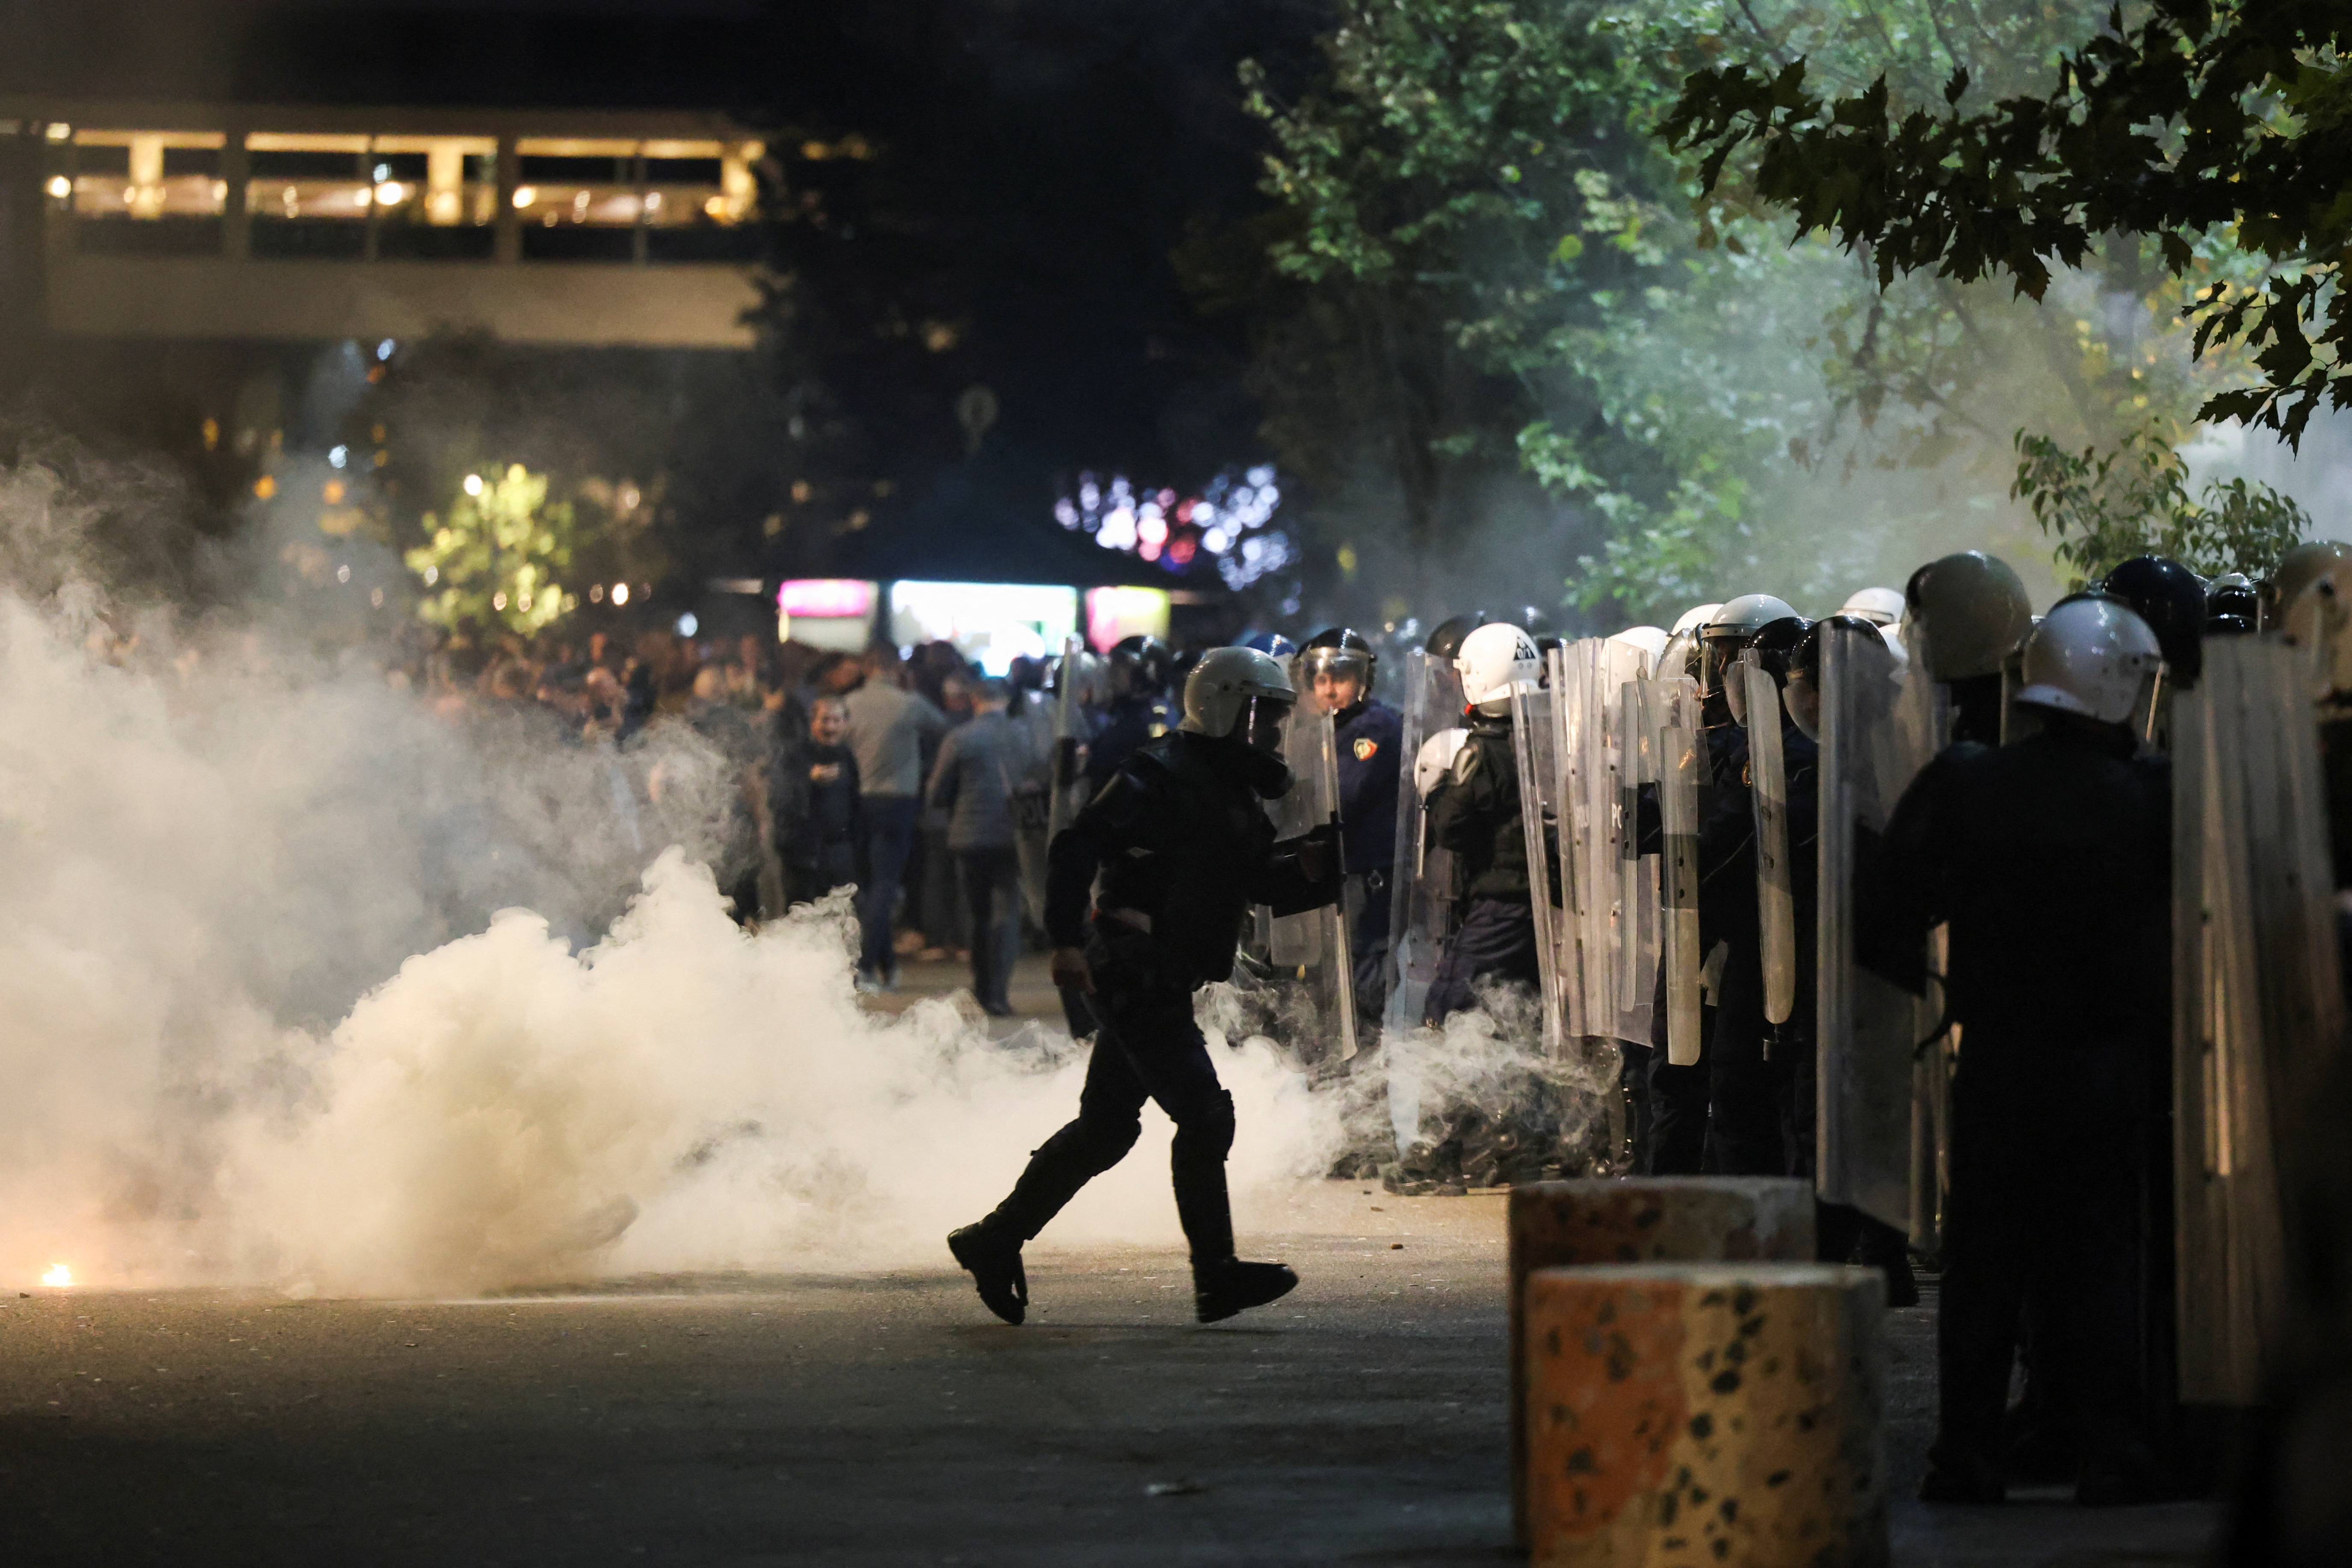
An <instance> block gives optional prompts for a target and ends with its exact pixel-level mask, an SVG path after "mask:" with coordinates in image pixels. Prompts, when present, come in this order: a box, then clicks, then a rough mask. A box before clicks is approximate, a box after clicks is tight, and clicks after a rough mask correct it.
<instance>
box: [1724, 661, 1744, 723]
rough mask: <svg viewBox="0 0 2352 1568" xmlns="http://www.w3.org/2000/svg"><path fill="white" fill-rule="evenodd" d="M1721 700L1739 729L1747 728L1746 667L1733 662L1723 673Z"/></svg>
mask: <svg viewBox="0 0 2352 1568" xmlns="http://www.w3.org/2000/svg"><path fill="white" fill-rule="evenodd" d="M1723 700H1724V702H1725V704H1726V705H1727V706H1728V707H1729V708H1730V710H1731V721H1732V722H1733V723H1735V724H1737V725H1738V726H1739V727H1740V728H1741V729H1743V730H1745V729H1746V728H1748V667H1747V666H1746V665H1744V664H1739V663H1737V662H1735V663H1733V664H1731V665H1729V666H1727V668H1725V670H1724V673H1723Z"/></svg>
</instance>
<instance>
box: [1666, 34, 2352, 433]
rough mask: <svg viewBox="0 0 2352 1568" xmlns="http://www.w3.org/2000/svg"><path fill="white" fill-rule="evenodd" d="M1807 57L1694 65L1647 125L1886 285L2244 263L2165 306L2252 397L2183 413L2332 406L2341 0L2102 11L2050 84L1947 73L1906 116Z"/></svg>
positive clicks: (2344, 335)
mask: <svg viewBox="0 0 2352 1568" xmlns="http://www.w3.org/2000/svg"><path fill="white" fill-rule="evenodd" d="M1810 74H1814V73H1813V72H1812V70H1811V65H1810V62H1809V61H1808V60H1807V59H1805V58H1790V59H1787V60H1785V61H1784V62H1781V63H1780V64H1779V65H1778V67H1777V68H1765V66H1763V65H1761V64H1759V63H1754V62H1748V61H1734V62H1730V63H1727V64H1724V65H1720V66H1710V67H1707V68H1702V69H1700V70H1698V71H1696V72H1695V73H1694V74H1693V75H1692V76H1691V77H1690V78H1689V79H1688V81H1687V83H1686V84H1685V87H1684V89H1683V92H1682V96H1681V99H1680V100H1679V101H1678V102H1677V103H1676V105H1675V110H1674V112H1673V114H1672V115H1671V116H1670V117H1669V118H1668V119H1667V121H1666V122H1665V125H1664V134H1665V136H1666V138H1667V140H1668V142H1670V143H1671V144H1672V145H1674V146H1675V147H1677V148H1684V149H1689V150H1692V151H1694V152H1696V153H1699V154H1701V162H1700V165H1699V180H1700V183H1701V185H1702V187H1703V188H1704V189H1705V190H1706V191H1709V192H1713V191H1716V190H1717V188H1718V187H1719V186H1720V185H1721V184H1722V183H1723V181H1724V177H1725V174H1726V171H1727V167H1729V166H1730V164H1731V162H1732V160H1733V159H1734V158H1735V156H1745V155H1748V154H1749V153H1752V167H1750V168H1748V170H1747V171H1746V172H1745V175H1744V181H1743V183H1744V184H1745V185H1746V186H1747V188H1748V190H1750V191H1752V193H1753V195H1754V196H1755V197H1756V198H1758V199H1759V200H1761V201H1762V202H1765V203H1768V204H1770V205H1775V206H1779V207H1781V208H1785V209H1787V210H1789V211H1790V212H1792V213H1794V215H1795V216H1796V220H1797V224H1798V226H1799V228H1800V230H1801V231H1803V232H1812V231H1817V230H1818V231H1822V232H1828V233H1833V234H1835V235H1836V237H1838V239H1839V240H1840V242H1841V243H1843V245H1845V246H1846V247H1848V248H1850V249H1857V250H1866V251H1867V252H1868V253H1869V256H1870V258H1871V260H1872V264H1873V266H1874V268H1875V270H1876V273H1877V277H1878V279H1879V281H1880V283H1881V284H1882V285H1884V284H1886V283H1888V282H1891V281H1892V280H1893V279H1895V277H1896V276H1897V275H1899V274H1903V273H1910V272H1921V271H1932V272H1934V273H1936V274H1937V275H1939V276H1943V277H1948V278H1953V279H1960V280H1962V281H1967V280H1971V279H1979V278H1985V277H1989V276H1991V275H1994V274H2006V275H2007V276H2008V278H2009V279H2011V281H2012V283H2013V285H2014V287H2015V288H2016V289H2017V290H2018V291H2019V292H2021V293H2023V294H2026V295H2029V296H2031V297H2032V298H2033V299H2036V300H2040V299H2042V298H2043V297H2044V295H2045V294H2046V293H2047V292H2048V290H2049V289H2050V288H2051V286H2052V283H2053V276H2054V274H2053V268H2072V267H2076V266H2079V265H2080V264H2082V262H2083V261H2084V258H2086V257H2088V256H2090V255H2091V254H2092V253H2093V251H2094V248H2095V245H2096V243H2097V241H2098V238H2099V237H2101V236H2104V235H2107V234H2110V233H2121V234H2126V235H2135V236H2141V237H2147V238H2149V239H2151V240H2153V241H2155V242H2156V244H2157V246H2158V249H2159V253H2160V256H2161V259H2162V264H2163V266H2164V267H2165V268H2167V269H2168V271H2169V272H2170V273H2171V274H2172V275H2174V276H2175V277H2181V278H2187V277H2190V276H2192V275H2193V274H2195V273H2196V272H2198V271H2199V269H2200V261H2202V260H2205V259H2209V258H2203V257H2200V247H2201V245H2202V244H2203V243H2204V242H2207V241H2210V240H2212V239H2215V238H2221V239H2225V240H2226V241H2227V242H2228V243H2230V244H2231V245H2234V246H2236V247H2242V248H2243V249H2244V250H2246V251H2248V252H2250V253H2252V255H2253V256H2255V257H2257V258H2259V259H2260V263H2261V264H2260V265H2259V266H2258V267H2257V268H2253V269H2252V276H2250V277H2247V278H2243V279H2233V278H2230V277H2226V276H2225V277H2220V278H2214V279H2210V280H2207V281H2205V282H2204V283H2203V284H2202V286H2201V287H2200V289H2198V291H2197V292H2196V294H2195V296H2194V298H2193V299H2192V300H2189V302H2188V303H2187V304H2186V305H2185V307H2184V310H2185V313H2186V314H2188V315H2189V317H2190V318H2191V319H2193V320H2194V321H2195V322H2196V336H2195V344H2194V347H2195V349H2196V351H2197V352H2199V353H2203V352H2204V351H2205V350H2207V349H2208V348H2209V347H2211V346H2214V345H2227V344H2237V345H2242V347H2243V348H2245V349H2246V350H2247V351H2248V352H2250V353H2251V354H2252V360H2253V363H2254V364H2255V366H2256V367H2257V368H2258V369H2259V370H2260V372H2261V380H2260V383H2259V384H2256V385H2253V386H2247V387H2235V388H2230V389H2226V390H2221V391H2218V392H2215V393H2214V394H2213V395H2211V396H2210V397H2209V398H2208V399H2207V400H2206V402H2205V404H2204V406H2203V408H2202V410H2201V411H2200V412H2201V414H2202V416H2204V417H2208V418H2221V417H2229V418H2235V419H2240V420H2245V421H2249V422H2252V423H2254V424H2257V425H2263V426H2270V427H2271V428H2273V429H2275V430H2277V431H2279V432H2280V433H2281V434H2282V435H2284V437H2286V438H2287V439H2288V440H2289V441H2290V442H2292V441H2294V440H2296V439H2297V438H2299V437H2300V436H2301V434H2302V432H2303V430H2304V427H2305V424H2306V423H2307V422H2308V421H2309V419H2310V417H2311V415H2312V413H2313V411H2314V410H2315V408H2316V407H2317V406H2318V405H2319V404H2320V401H2321V399H2322V398H2323V397H2325V398H2326V399H2327V400H2328V401H2329V402H2330V403H2332V404H2333V405H2335V406H2336V407H2339V408H2340V407H2343V406H2344V405H2347V403H2352V364H2347V358H2346V353H2347V342H2352V305H2347V301H2346V300H2345V297H2344V295H2343V293H2342V291H2341V289H2340V288H2339V286H2338V285H2339V282H2340V277H2339V274H2340V271H2341V268H2342V265H2343V260H2344V257H2345V255H2346V253H2347V246H2352V191H2347V185H2346V182H2345V174H2344V171H2345V170H2346V168H2347V166H2352V8H2347V6H2345V5H2342V4H2340V3H2337V0H2153V3H2152V4H2151V5H2150V6H2149V8H2148V10H2147V15H2146V16H2145V18H2144V19H2143V20H2141V21H2140V22H2139V23H2138V25H2137V26H2126V23H2125V17H2124V14H2123V12H2122V10H2121V9H2120V7H2118V8H2117V9H2115V10H2112V11H2110V12H2108V13H2107V17H2106V25H2105V28H2104V29H2102V30H2100V31H2098V32H2096V33H2095V36H2093V37H2090V38H2089V39H2088V40H2087V41H2084V42H2083V43H2082V44H2080V45H2079V46H2078V47H2074V48H2072V49H2070V50H2068V51H2066V52H2065V54H2064V55H2063V58H2062V60H2061V62H2060V65H2059V68H2058V71H2057V79H2056V84H2055V86H2054V87H2053V88H2052V89H2049V90H2047V91H2045V92H2042V93H2041V94H2039V95H2036V94H2032V93H2019V94H2016V95H2014V96H2009V97H2004V98H2002V99H2000V100H1999V101H1998V102H1994V103H1991V104H1990V105H1989V106H1983V107H1971V106H1970V105H1969V103H1967V102H1964V100H1967V99H1968V95H1969V88H1970V83H1971V78H1970V74H1969V70H1968V69H1967V68H1966V67H1965V66H1958V65H1956V67H1955V68H1954V69H1953V71H1952V73H1951V74H1950V76H1949V77H1948V79H1947V81H1946V83H1945V86H1944V89H1943V92H1942V94H1941V97H1942V99H1943V102H1942V103H1941V104H1940V105H1938V106H1931V105H1924V104H1915V105H1910V106H1906V105H1905V104H1903V103H1902V102H1900V101H1899V100H1897V99H1896V97H1895V95H1894V94H1893V93H1892V92H1891V91H1890V89H1889V86H1888V83H1887V81H1886V79H1885V77H1883V76H1882V77H1880V78H1878V79H1874V80H1873V81H1871V82H1870V83H1869V84H1868V85H1866V86H1863V87H1860V88H1858V89H1854V88H1850V87H1849V88H1844V89H1843V90H1835V91H1833V92H1832V95H1831V96H1828V97H1823V96H1822V95H1820V94H1817V93H1815V92H1813V91H1812V90H1811V89H1809V88H1808V85H1807V82H1808V77H1809V75H1810Z"/></svg>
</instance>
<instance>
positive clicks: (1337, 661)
mask: <svg viewBox="0 0 2352 1568" xmlns="http://www.w3.org/2000/svg"><path fill="white" fill-rule="evenodd" d="M1377 665H1378V659H1377V658H1376V656H1375V655H1374V654H1373V652H1372V645H1371V643H1370V641H1369V640H1367V639H1366V638H1365V637H1364V636H1363V635H1362V634H1361V633H1360V632H1356V631H1351V630H1349V628H1347V627H1345V626H1333V627H1332V628H1330V629H1329V630H1328V631H1324V632H1318V633H1317V634H1316V635H1315V636H1314V637H1309V638H1308V639H1307V647H1306V649H1305V651H1304V652H1302V653H1301V654H1300V655H1299V657H1298V661H1297V668H1298V672H1299V677H1300V683H1301V684H1302V685H1303V686H1304V687H1305V688H1306V689H1307V695H1308V696H1309V697H1311V698H1312V699H1313V700H1314V702H1315V705H1316V706H1317V707H1318V708H1320V709H1322V710H1324V711H1325V712H1327V713H1328V714H1330V715H1331V723H1332V727H1333V730H1334V731H1335V737H1336V739H1337V741H1338V742H1339V834H1340V843H1341V845H1342V846H1343V847H1344V848H1345V850H1346V861H1347V873H1348V893H1347V914H1348V947H1349V963H1350V966H1351V967H1352V968H1353V970H1354V972H1355V994H1356V1016H1358V1017H1360V1018H1378V1017H1379V1016H1381V1010H1382V1007H1383V1005H1385V1003H1386V1000H1387V996H1388V955H1389V913H1390V911H1389V902H1390V900H1389V877H1390V874H1391V871H1392V869H1393V868H1394V867H1395V865H1396V821H1397V786H1398V783H1399V781H1400V779H1401V778H1402V759H1401V753H1402V750H1403V746H1404V721H1403V719H1402V718H1401V717H1400V716H1399V715H1398V713H1397V710H1395V709H1393V708H1391V707H1390V706H1389V705H1388V704H1387V703H1385V702H1382V701H1380V700H1378V699H1376V698H1374V697H1373V696H1372V676H1373V673H1374V670H1375V668H1377Z"/></svg>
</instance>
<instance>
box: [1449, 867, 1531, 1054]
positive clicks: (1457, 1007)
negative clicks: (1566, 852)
mask: <svg viewBox="0 0 2352 1568" xmlns="http://www.w3.org/2000/svg"><path fill="white" fill-rule="evenodd" d="M1540 963H1541V960H1540V959H1539V957H1538V954H1537V952H1536V911H1535V906H1534V905H1533V904H1531V903H1529V902H1528V899H1527V897H1526V895H1525V894H1522V895H1520V896H1519V897H1517V898H1516V899H1499V898H1491V897H1487V896H1486V895H1483V894H1482V895H1481V896H1479V897H1477V898H1474V899H1472V900H1470V907H1469V909H1468V910H1465V912H1464V914H1463V916H1462V924H1461V926H1460V927H1459V928H1458V929H1457V930H1456V931H1454V940H1453V941H1451V942H1447V943H1446V944H1445V955H1444V957H1443V958H1440V959H1439V960H1438V961H1437V973H1436V974H1435V975H1434V976H1433V977H1432V978H1431V980H1430V982H1429V997H1428V1000H1427V1001H1426V1002H1425V1003H1424V1004H1423V1007H1422V1019H1423V1022H1425V1023H1430V1024H1443V1023H1444V1022H1445V1020H1446V1019H1447V1017H1449V1016H1452V1015H1453V1014H1455V1013H1462V1012H1467V1011H1468V1010H1469V1009H1471V1008H1473V1007H1475V1006H1476V1005H1478V994H1477V988H1476V983H1477V982H1479V981H1482V980H1501V981H1507V982H1510V983H1512V984H1522V985H1534V984H1538V982H1539V981H1540V980H1541V979H1542V976H1543V971H1542V969H1541V967H1540Z"/></svg>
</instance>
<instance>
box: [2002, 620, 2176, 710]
mask: <svg viewBox="0 0 2352 1568" xmlns="http://www.w3.org/2000/svg"><path fill="white" fill-rule="evenodd" d="M2163 663H2164V653H2163V650H2162V649H2161V648H2159V647H2158V646H2157V641H2156V634H2155V633H2154V632H2153V631H2150V630H2149V629H2148V625H2147V622H2146V621H2144V620H2141V619H2140V618H2139V616H2137V615H2136V614H2134V613H2133V612H2132V610H2131V608H2130V606H2128V605H2125V604H2123V603H2121V602H2120V601H2117V600H2114V599H2075V600H2073V601H2071V602H2069V603H2067V604H2063V605H2059V606H2058V607H2057V608H2056V609H2054V610H2052V611H2051V612H2050V614H2049V615H2048V616H2044V617H2043V618H2042V624H2041V625H2040V626H2036V627H2034V628H2033V633H2032V636H2031V637H2027V638H2026V639H2025V660H2024V679H2025V684H2024V687H2023V689H2021V690H2020V691H2019V692H2018V694H2017V698H2016V700H2018V701H2020V702H2031V703H2032V704H2034V705H2035V706H2036V707H2041V708H2049V709H2053V710H2056V711H2058V712H2061V713H2077V714H2080V715H2082V716H2083V717H2084V718H2085V719H2095V720H2097V721H2099V722H2101V723H2102V724H2121V723H2125V722H2127V721H2129V720H2130V719H2131V716H2132V713H2133V710H2135V709H2137V707H2138V706H2139V701H2140V699H2141V698H2142V697H2143V696H2144V695H2146V693H2147V688H2148V685H2149V683H2150V682H2151V681H2153V680H2154V679H2156V672H2157V670H2158V668H2161V666H2162V665H2163Z"/></svg>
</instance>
